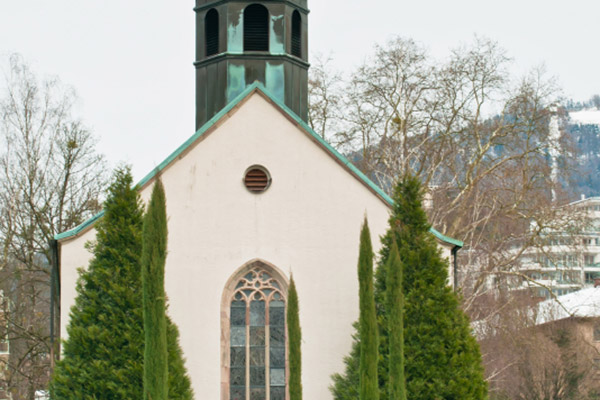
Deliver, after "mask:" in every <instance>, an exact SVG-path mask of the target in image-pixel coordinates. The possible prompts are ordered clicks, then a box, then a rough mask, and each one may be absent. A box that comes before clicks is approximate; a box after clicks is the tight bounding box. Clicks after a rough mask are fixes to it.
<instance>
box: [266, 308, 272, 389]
mask: <svg viewBox="0 0 600 400" xmlns="http://www.w3.org/2000/svg"><path fill="white" fill-rule="evenodd" d="M269 311H270V306H269V302H268V301H266V299H265V391H266V393H267V397H266V400H271V357H270V349H271V344H270V343H271V338H270V336H271V321H270V318H269V314H270V312H269Z"/></svg>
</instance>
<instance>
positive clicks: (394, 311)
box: [386, 241, 406, 400]
mask: <svg viewBox="0 0 600 400" xmlns="http://www.w3.org/2000/svg"><path fill="white" fill-rule="evenodd" d="M386 269H387V282H386V286H387V313H388V318H387V321H388V342H389V357H388V365H389V367H388V370H389V375H388V393H389V399H390V400H406V380H405V378H404V316H403V313H404V296H403V294H402V263H401V262H400V255H399V254H398V246H397V245H396V242H395V241H394V242H392V250H391V252H390V256H389V258H388V262H387V265H386Z"/></svg>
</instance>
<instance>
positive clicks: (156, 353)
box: [142, 179, 169, 400]
mask: <svg viewBox="0 0 600 400" xmlns="http://www.w3.org/2000/svg"><path fill="white" fill-rule="evenodd" d="M166 257H167V212H166V202H165V191H164V188H163V185H162V182H161V180H160V179H157V180H156V182H155V183H154V187H153V189H152V196H151V198H150V204H149V205H148V210H147V211H146V215H145V216H144V228H143V233H142V285H143V305H144V333H145V339H146V340H145V348H144V400H167V398H168V393H169V384H168V377H169V372H168V356H169V353H168V350H167V323H166V322H167V321H166V301H165V300H166V298H165V287H164V281H165V261H166Z"/></svg>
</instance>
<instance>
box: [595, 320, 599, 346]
mask: <svg viewBox="0 0 600 400" xmlns="http://www.w3.org/2000/svg"><path fill="white" fill-rule="evenodd" d="M594 341H596V342H600V324H595V325H594Z"/></svg>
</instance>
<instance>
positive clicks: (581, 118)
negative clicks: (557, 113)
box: [569, 108, 600, 125]
mask: <svg viewBox="0 0 600 400" xmlns="http://www.w3.org/2000/svg"><path fill="white" fill-rule="evenodd" d="M569 117H570V118H571V123H574V124H584V125H590V124H596V125H600V110H597V109H595V108H588V109H585V110H581V111H571V112H570V113H569Z"/></svg>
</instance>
